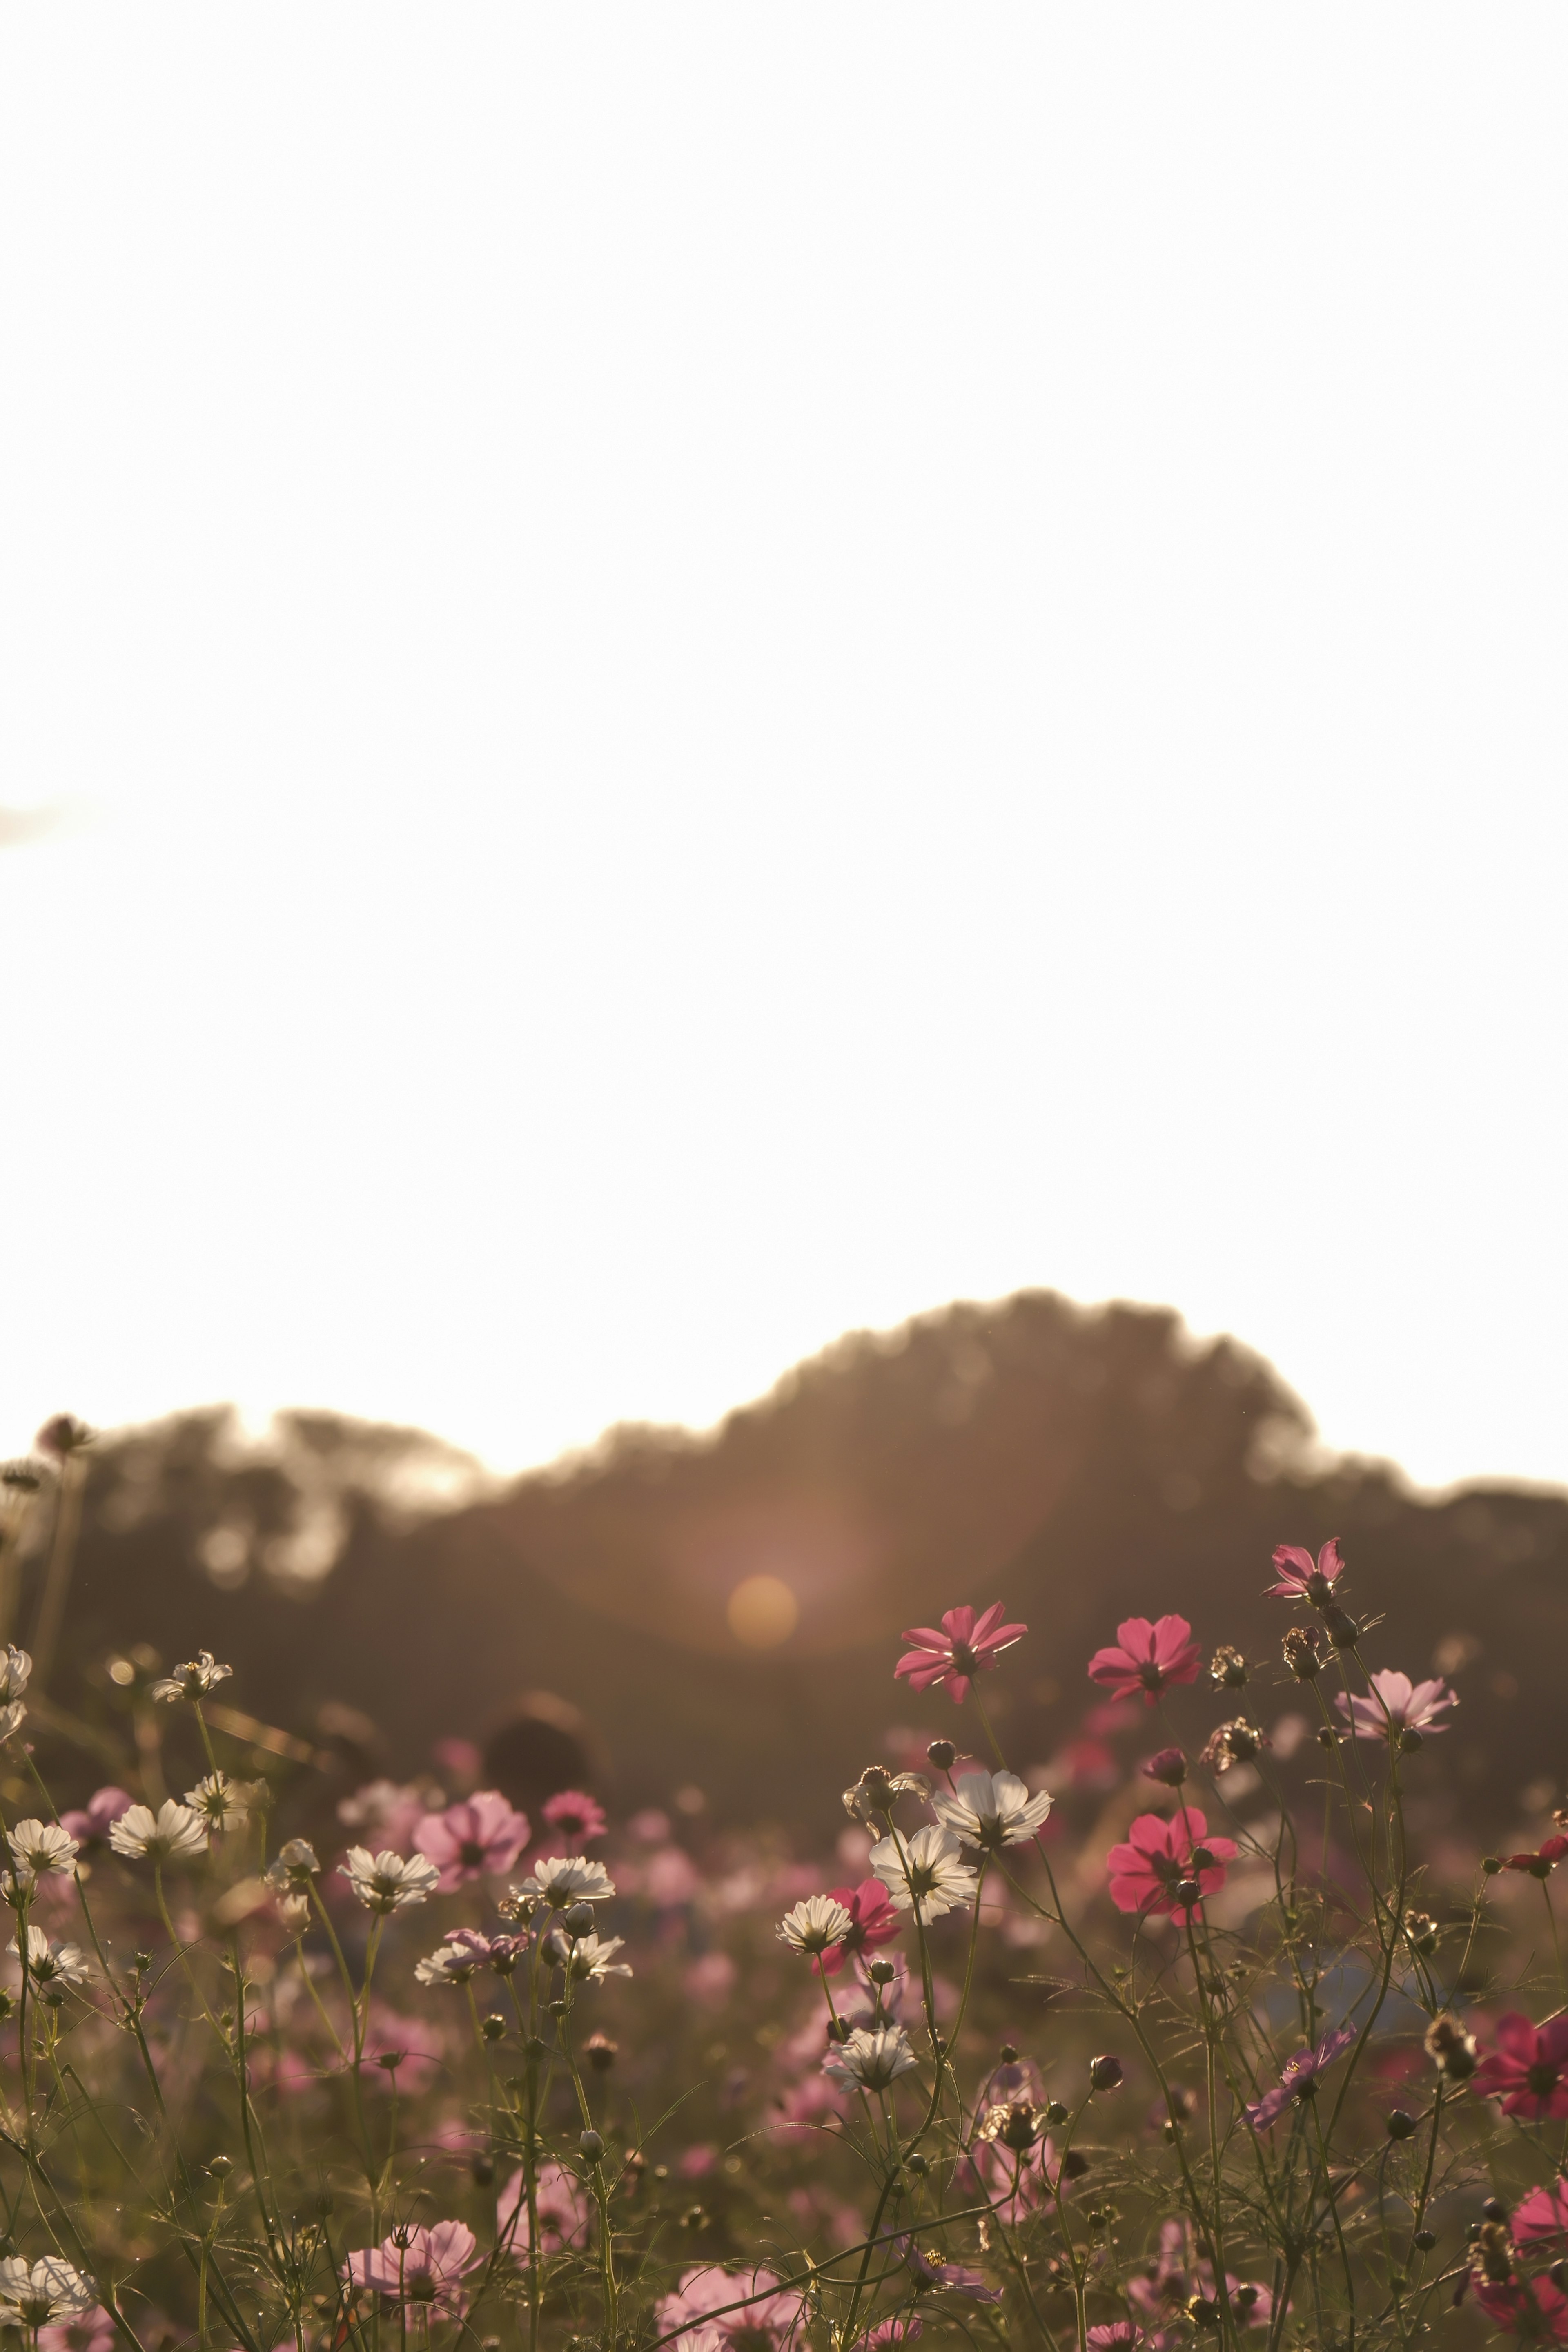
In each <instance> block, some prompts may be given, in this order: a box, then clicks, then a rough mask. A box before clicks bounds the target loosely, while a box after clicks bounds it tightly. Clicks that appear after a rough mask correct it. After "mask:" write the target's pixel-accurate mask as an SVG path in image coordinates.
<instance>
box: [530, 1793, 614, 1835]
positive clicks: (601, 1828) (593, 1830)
mask: <svg viewBox="0 0 1568 2352" xmlns="http://www.w3.org/2000/svg"><path fill="white" fill-rule="evenodd" d="M544 1818H545V1820H546V1822H548V1823H549V1829H550V1832H551V1835H552V1836H554V1837H558V1838H563V1839H564V1840H565V1842H566V1845H567V1846H568V1847H579V1848H580V1847H582V1846H585V1845H591V1844H592V1843H593V1841H594V1839H595V1838H601V1837H602V1836H603V1835H604V1832H605V1830H606V1828H607V1827H608V1823H607V1822H606V1821H605V1818H604V1808H603V1806H602V1805H601V1804H599V1803H598V1802H596V1801H595V1800H594V1799H593V1798H592V1797H585V1796H584V1795H583V1793H582V1791H581V1790H580V1789H562V1790H560V1791H559V1795H556V1796H554V1797H551V1798H549V1801H547V1803H546V1805H545V1809H544Z"/></svg>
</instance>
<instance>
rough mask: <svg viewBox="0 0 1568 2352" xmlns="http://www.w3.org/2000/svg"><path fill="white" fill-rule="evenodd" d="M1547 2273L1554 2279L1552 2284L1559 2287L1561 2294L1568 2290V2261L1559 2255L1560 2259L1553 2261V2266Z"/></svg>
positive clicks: (1558, 2290)
mask: <svg viewBox="0 0 1568 2352" xmlns="http://www.w3.org/2000/svg"><path fill="white" fill-rule="evenodd" d="M1546 2275H1547V2277H1548V2278H1549V2279H1550V2280H1551V2281H1552V2285H1553V2286H1554V2287H1555V2288H1556V2289H1557V2292H1558V2294H1563V2293H1565V2292H1568V2262H1564V2261H1563V2259H1562V2258H1561V2256H1559V2258H1558V2260H1557V2261H1556V2262H1554V2263H1552V2268H1551V2269H1550V2270H1549V2271H1548V2272H1547V2273H1546Z"/></svg>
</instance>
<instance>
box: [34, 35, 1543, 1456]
mask: <svg viewBox="0 0 1568 2352" xmlns="http://www.w3.org/2000/svg"><path fill="white" fill-rule="evenodd" d="M1565 71H1568V16H1565V15H1564V14H1563V11H1562V10H1561V8H1559V7H1556V6H1551V5H1518V6H1514V7H1511V8H1509V9H1506V10H1497V9H1490V10H1487V9H1480V10H1478V9H1474V8H1471V7H1465V8H1455V7H1448V6H1443V5H1430V0H1423V5H1420V6H1418V7H1417V6H1402V5H1384V6H1380V7H1378V8H1376V9H1374V10H1367V9H1365V8H1364V7H1363V6H1361V5H1322V0H1319V5H1312V7H1310V8H1308V7H1281V8H1270V9H1258V8H1256V7H1254V6H1252V5H1225V0H1218V4H1217V5H1208V6H1206V7H1204V8H1201V9H1193V8H1186V9H1176V10H1171V9H1168V8H1166V6H1164V5H1137V4H1136V0H1127V5H1119V6H1116V7H1114V8H1083V7H1056V6H1051V5H1041V0H1023V5H1009V0H993V5H988V6H987V7H985V8H983V9H973V8H969V9H954V8H952V7H950V6H946V5H943V6H935V5H911V0H897V5H892V0H885V5H883V0H859V5H855V6H853V7H851V8H846V7H844V6H842V5H840V0H832V5H813V0H791V5H789V6H765V5H759V6H749V7H742V8H737V7H735V6H734V5H730V0H722V5H721V0H714V5H679V0H676V4H675V5H667V6H663V7H659V8H653V9H650V8H646V7H643V6H632V5H613V0H602V5H596V6H594V7H592V8H559V7H544V6H530V5H516V0H506V5H491V0H471V5H465V6H464V7H462V8H444V9H432V8H429V7H425V6H417V7H416V6H413V5H404V4H403V0H374V5H371V0H336V4H335V5H333V6H331V7H329V8H322V7H319V6H318V5H314V0H311V5H290V0H267V5H233V6H228V7H225V8H221V9H214V8H212V7H210V6H209V5H205V0H203V5H180V0H165V5H162V6H160V7H158V8H156V9H152V10H147V9H139V10H129V11H128V10H123V9H121V8H120V7H118V6H110V5H95V4H94V0H85V5H77V6H74V7H72V8H70V9H68V10H59V9H52V10H51V9H42V10H38V9H35V10H13V11H11V12H9V13H8V14H7V15H6V16H5V17H4V18H3V19H0V219H3V221H4V232H3V236H0V317H3V318H4V320H5V329H4V339H5V362H4V365H3V366H0V802H3V803H6V804H7V805H9V806H10V807H11V808H12V809H14V810H15V809H18V808H21V809H25V808H27V807H33V806H38V805H42V804H57V805H64V806H65V807H66V808H67V810H68V812H69V815H68V822H67V823H66V824H63V825H61V826H59V827H57V830H56V831H55V832H54V833H52V834H51V835H47V837H44V838H41V839H39V840H37V841H35V842H32V843H31V844H18V845H14V846H11V847H9V848H7V849H5V851H4V852H0V991H3V998H0V1018H3V1021H4V1028H5V1040H6V1049H7V1050H6V1064H7V1079H6V1086H5V1097H4V1120H5V1132H4V1138H3V1150H4V1159H3V1163H0V1164H3V1166H4V1171H5V1172H4V1192H5V1205H6V1210H7V1216H6V1223H7V1226H8V1230H9V1234H10V1242H9V1249H8V1256H7V1267H6V1278H5V1288H4V1294H3V1297H4V1312H5V1322H4V1342H3V1346H0V1443H4V1444H6V1445H11V1446H15V1445H18V1444H22V1443H23V1442H25V1440H26V1437H27V1435H28V1433H30V1431H31V1429H32V1427H33V1426H34V1424H35V1423H37V1421H38V1420H39V1419H40V1418H41V1417H42V1415H43V1414H44V1413H45V1412H49V1411H53V1410H55V1409H57V1408H58V1407H60V1406H68V1407H70V1408H72V1409H74V1410H75V1411H77V1412H82V1413H84V1414H86V1415H87V1416H88V1417H89V1419H92V1420H95V1421H98V1422H99V1423H118V1422H121V1421H125V1420H128V1419H131V1418H136V1417H141V1416H143V1415H148V1414H152V1413H157V1412H163V1411H167V1410H169V1409H172V1408H173V1407H176V1406H181V1405H185V1404H194V1403H197V1402H205V1401H209V1400H213V1399H216V1398H220V1397H236V1398H238V1399H240V1400H242V1401H243V1402H245V1404H246V1407H247V1409H249V1410H251V1411H253V1412H265V1411H266V1410H267V1408H269V1407H271V1406H273V1405H276V1404H279V1403H287V1402H300V1403H311V1404H326V1405H333V1406H337V1407H340V1408H341V1409H343V1410H346V1411H349V1412H357V1413H363V1414H369V1415H377V1416H387V1417H392V1418H397V1419H405V1420H410V1421H414V1422H419V1423H423V1424H425V1425H426V1426H428V1427H431V1428H433V1429H434V1430H435V1431H437V1432H438V1433H441V1434H443V1435H444V1436H447V1437H449V1438H452V1439H453V1440H455V1441H456V1442H457V1443H459V1444H465V1445H468V1446H471V1447H473V1448H475V1449H476V1450H477V1451H479V1452H480V1453H481V1454H484V1455H485V1456H486V1459H488V1460H489V1461H490V1462H492V1463H493V1464H495V1465H497V1466H499V1467H503V1468H509V1467H513V1466H516V1465H523V1464H527V1463H532V1462H538V1461H540V1460H543V1459H546V1458H548V1457H549V1456H550V1455H552V1454H554V1453H555V1452H556V1451H557V1450H558V1449H559V1448H560V1447H562V1446H565V1445H567V1444H574V1443H580V1442H582V1441H585V1440H588V1439H591V1437H593V1436H594V1435H595V1434H596V1433H598V1432H599V1430H600V1429H601V1427H603V1425H604V1424H605V1423H609V1422H611V1421H613V1420H616V1419H620V1418H624V1417H653V1418H658V1419H669V1420H677V1421H686V1422H689V1423H694V1424H701V1423H706V1422H708V1421H710V1420H712V1419H713V1418H714V1417H716V1415H718V1414H719V1413H720V1412H723V1411H724V1410H725V1409H726V1407H727V1406H729V1405H730V1404H733V1403H736V1402H740V1401H741V1400H743V1399H745V1398H746V1397H747V1396H748V1395H751V1394H753V1393H755V1392H757V1391H759V1390H761V1389H762V1388H764V1387H766V1386H767V1385H768V1383H769V1382H770V1381H772V1380H773V1378H774V1377H775V1376H776V1375H777V1374H778V1373H779V1372H780V1371H781V1370H784V1369H785V1367H786V1366H788V1365H789V1363H790V1362H791V1361H792V1360H796V1359H797V1358H799V1357H800V1356H801V1355H803V1354H805V1353H808V1352H810V1351H811V1350H813V1349H817V1348H819V1347H820V1346H821V1345H822V1344H823V1343H825V1342H826V1341H828V1340H830V1339H832V1338H833V1337H835V1336H836V1335H837V1334H838V1333H839V1332H840V1331H841V1330H843V1329H844V1328H846V1327H852V1326H857V1325H887V1324H892V1323H894V1322H896V1321H899V1320H901V1319H902V1318H904V1317H905V1316H907V1315H909V1314H911V1313H914V1312H915V1311H918V1310H920V1309H924V1308H927V1307H935V1306H938V1305H941V1304H942V1303H944V1302H945V1301H946V1300H948V1299H950V1298H952V1297H956V1296H967V1297H994V1296H998V1295H999V1294H1001V1293H1003V1292H1006V1291H1008V1290H1009V1289H1011V1288H1013V1287H1015V1286H1019V1285H1024V1284H1049V1285H1054V1286H1058V1287H1060V1288H1061V1289H1064V1290H1066V1291H1067V1292H1069V1293H1071V1294H1072V1295H1074V1296H1076V1297H1081V1298H1083V1299H1097V1298H1102V1297H1107V1296H1113V1295H1122V1296H1125V1297H1134V1298H1140V1299H1149V1300H1161V1301H1168V1302H1170V1303H1172V1304H1174V1305H1176V1306H1177V1307H1180V1308H1181V1309H1182V1310H1183V1312H1184V1313H1185V1314H1186V1316H1187V1317H1188V1318H1189V1320H1190V1321H1191V1322H1192V1323H1193V1324H1194V1326H1195V1327H1196V1328H1198V1329H1199V1330H1203V1331H1208V1330H1214V1329H1219V1328H1229V1329H1231V1330H1234V1331H1236V1332H1237V1333H1238V1334H1239V1335H1240V1336H1241V1337H1242V1338H1243V1339H1246V1340H1248V1341H1249V1342H1250V1343H1252V1344H1253V1345H1255V1346H1256V1347H1258V1348H1260V1349H1263V1350H1264V1351H1265V1352H1266V1353H1267V1354H1269V1355H1270V1357H1272V1359H1273V1360H1275V1362H1276V1363H1277V1364H1278V1365H1279V1368H1280V1370H1281V1372H1282V1373H1283V1374H1284V1375H1285V1377H1286V1378H1287V1379H1288V1380H1289V1381H1291V1382H1292V1383H1293V1384H1294V1385H1295V1386H1296V1387H1297V1388H1298V1389H1299V1390H1300V1391H1301V1392H1302V1394H1303V1395H1304V1396H1305V1397H1306V1399H1307V1400H1308V1402H1310V1403H1311V1404H1312V1407H1313V1409H1314V1410H1315V1412H1316V1413H1317V1415H1318V1417H1319V1421H1320V1423H1321V1426H1322V1432H1323V1433H1324V1435H1325V1436H1326V1437H1327V1438H1328V1439H1329V1440H1330V1441H1331V1442H1333V1443H1334V1444H1343V1445H1346V1446H1352V1447H1355V1448H1358V1449H1360V1450H1364V1451H1368V1452H1374V1453H1385V1454H1391V1455H1393V1456H1395V1457H1396V1458H1397V1459H1398V1460H1400V1461H1401V1462H1403V1463H1404V1464H1405V1465H1406V1466H1407V1467H1408V1468H1409V1470H1410V1471H1411V1472H1412V1474H1413V1475H1416V1477H1418V1478H1420V1479H1422V1480H1424V1481H1427V1482H1440V1481H1447V1480H1449V1479H1453V1478H1457V1477H1460V1476H1465V1475H1472V1474H1478V1473H1506V1474H1518V1475H1526V1476H1530V1477H1533V1478H1541V1479H1556V1480H1568V1371H1565V1365H1568V1272H1565V1260H1564V1250H1563V1230H1564V1217H1563V1193H1564V1187H1563V1169H1564V1160H1565V1154H1568V1132H1565V1125H1568V1122H1565V1119H1564V1112H1563V1075H1564V1058H1565V1057H1564V1049H1563V1012H1564V985H1565V984H1564V966H1565V930H1564V917H1563V887H1564V885H1563V875H1564V858H1565V854H1568V818H1565V814H1564V800H1563V771H1564V753H1565V751H1568V707H1565V701H1564V688H1563V647H1564V643H1565V624H1568V614H1565V610H1564V605H1565V596H1564V562H1565V557H1564V550H1565V548H1568V497H1565V473H1568V434H1565V432H1564V428H1563V420H1564V418H1565V417H1568V380H1565V379H1568V366H1565V362H1568V310H1565V304H1564V298H1563V289H1564V287H1565V286H1568V143H1565V142H1564V140H1563V128H1562V103H1563V88H1564V75H1565Z"/></svg>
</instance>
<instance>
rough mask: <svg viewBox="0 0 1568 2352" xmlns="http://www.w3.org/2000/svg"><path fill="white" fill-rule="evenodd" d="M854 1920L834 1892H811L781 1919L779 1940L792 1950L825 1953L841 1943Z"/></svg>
mask: <svg viewBox="0 0 1568 2352" xmlns="http://www.w3.org/2000/svg"><path fill="white" fill-rule="evenodd" d="M853 1926H854V1921H853V1920H852V1918H851V1917H850V1915H849V1913H848V1912H847V1911H846V1910H845V1909H844V1906H843V1905H842V1904H841V1902H839V1901H838V1900H837V1898H836V1897H835V1896H834V1895H807V1897H806V1899H805V1901H804V1902H803V1903H797V1904H796V1906H795V1908H794V1909H793V1911H786V1913H785V1914H784V1916H783V1917H782V1919H780V1920H779V1941H780V1943H784V1944H788V1945H789V1949H790V1950H791V1951H792V1952H825V1951H828V1950H829V1949H830V1948H831V1947H832V1946H833V1945H834V1944H841V1943H842V1942H843V1940H844V1937H846V1936H847V1935H848V1934H849V1932H850V1929H851V1928H852V1927H853Z"/></svg>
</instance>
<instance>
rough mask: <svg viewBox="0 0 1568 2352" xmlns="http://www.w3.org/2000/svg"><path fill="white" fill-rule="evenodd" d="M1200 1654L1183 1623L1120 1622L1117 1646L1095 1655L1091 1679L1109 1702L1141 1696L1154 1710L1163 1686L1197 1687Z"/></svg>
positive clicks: (1157, 1620)
mask: <svg viewBox="0 0 1568 2352" xmlns="http://www.w3.org/2000/svg"><path fill="white" fill-rule="evenodd" d="M1202 1664H1203V1652H1202V1651H1201V1650H1200V1649H1199V1648H1198V1646H1197V1643H1196V1642H1195V1641H1194V1640H1193V1638H1192V1627H1191V1626H1190V1625H1189V1624H1188V1623H1187V1622H1186V1618H1185V1617H1157V1618H1155V1620H1154V1622H1152V1623H1151V1622H1150V1620H1149V1619H1148V1618H1147V1617H1124V1619H1123V1620H1122V1622H1121V1623H1120V1624H1119V1625H1118V1626H1117V1628H1116V1640H1115V1642H1114V1643H1112V1644H1111V1645H1110V1646H1109V1647H1108V1648H1106V1649H1103V1650H1096V1651H1095V1653H1094V1655H1093V1656H1092V1658H1091V1659H1090V1661H1089V1679H1090V1681H1091V1682H1093V1683H1098V1684H1099V1685H1101V1687H1102V1688H1103V1689H1104V1690H1106V1691H1108V1692H1109V1693H1110V1695H1111V1696H1112V1697H1113V1698H1131V1697H1133V1696H1135V1694H1136V1693H1138V1692H1139V1691H1141V1692H1142V1693H1143V1695H1144V1702H1145V1706H1153V1705H1154V1703H1155V1699H1157V1698H1158V1696H1159V1695H1160V1693H1161V1691H1163V1690H1164V1689H1165V1688H1166V1685H1167V1684H1170V1683H1195V1682H1197V1676H1198V1670H1199V1668H1200V1667H1201V1666H1202Z"/></svg>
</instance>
